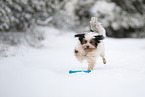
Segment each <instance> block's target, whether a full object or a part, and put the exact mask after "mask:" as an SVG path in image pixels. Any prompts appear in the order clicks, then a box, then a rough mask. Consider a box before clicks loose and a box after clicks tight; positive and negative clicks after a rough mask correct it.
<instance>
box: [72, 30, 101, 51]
mask: <svg viewBox="0 0 145 97" xmlns="http://www.w3.org/2000/svg"><path fill="white" fill-rule="evenodd" d="M75 37H78V39H79V41H80V44H81V45H82V47H83V48H84V50H87V51H92V50H93V49H95V48H97V46H98V44H99V43H100V42H101V40H103V39H104V37H103V35H99V34H97V33H93V32H89V33H86V34H76V35H75Z"/></svg>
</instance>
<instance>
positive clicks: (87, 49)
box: [84, 48, 94, 52]
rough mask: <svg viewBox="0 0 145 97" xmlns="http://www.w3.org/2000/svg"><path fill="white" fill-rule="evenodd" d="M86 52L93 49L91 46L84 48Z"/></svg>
mask: <svg viewBox="0 0 145 97" xmlns="http://www.w3.org/2000/svg"><path fill="white" fill-rule="evenodd" d="M84 50H85V51H86V52H91V51H93V50H94V49H93V48H85V49H84Z"/></svg>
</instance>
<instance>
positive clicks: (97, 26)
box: [90, 17, 106, 37]
mask: <svg viewBox="0 0 145 97" xmlns="http://www.w3.org/2000/svg"><path fill="white" fill-rule="evenodd" d="M90 26H91V30H93V31H94V32H97V33H99V34H101V35H103V36H104V37H106V31H105V29H104V28H103V27H102V26H101V23H99V22H98V19H97V18H95V17H92V18H91V21H90Z"/></svg>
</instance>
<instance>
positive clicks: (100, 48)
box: [74, 17, 106, 70]
mask: <svg viewBox="0 0 145 97" xmlns="http://www.w3.org/2000/svg"><path fill="white" fill-rule="evenodd" d="M90 26H91V31H92V32H84V33H79V34H75V37H77V38H78V40H79V43H78V44H77V46H76V47H75V49H74V54H75V56H76V58H77V59H78V60H79V61H80V62H82V61H83V60H84V59H86V60H87V62H88V70H93V69H94V67H95V64H96V58H97V57H99V56H101V57H102V59H103V63H104V64H106V59H105V48H104V42H103V40H104V38H105V37H106V31H105V29H104V28H103V27H102V26H101V24H100V23H99V22H98V19H97V18H95V17H92V18H91V21H90Z"/></svg>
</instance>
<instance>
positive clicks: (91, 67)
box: [88, 58, 96, 70]
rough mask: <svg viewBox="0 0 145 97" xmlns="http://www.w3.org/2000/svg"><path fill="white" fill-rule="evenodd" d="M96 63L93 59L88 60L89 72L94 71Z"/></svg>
mask: <svg viewBox="0 0 145 97" xmlns="http://www.w3.org/2000/svg"><path fill="white" fill-rule="evenodd" d="M95 64H96V61H95V60H94V59H93V58H92V59H88V70H93V69H94V67H95Z"/></svg>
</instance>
